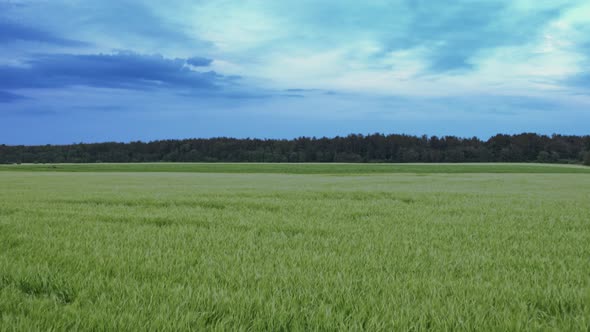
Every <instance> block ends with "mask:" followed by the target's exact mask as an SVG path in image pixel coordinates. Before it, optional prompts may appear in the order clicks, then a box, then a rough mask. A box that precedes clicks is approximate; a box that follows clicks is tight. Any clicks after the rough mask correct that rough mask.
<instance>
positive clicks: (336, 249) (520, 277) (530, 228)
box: [0, 164, 590, 331]
mask: <svg viewBox="0 0 590 332" xmlns="http://www.w3.org/2000/svg"><path fill="white" fill-rule="evenodd" d="M353 166H354V167H353ZM47 167H52V166H48V165H20V166H6V167H4V168H2V169H3V171H2V172H0V330H22V331H30V330H139V331H144V330H186V329H192V330H205V329H218V330H236V329H237V330H340V329H345V330H348V329H353V330H402V331H405V330H424V329H432V330H436V331H438V330H491V331H505V330H515V331H517V330H518V331H520V330H535V331H537V330H556V331H568V330H570V331H588V330H589V329H590V277H589V276H590V259H589V257H590V245H589V243H590V219H589V216H590V204H589V202H590V175H589V174H583V173H581V172H586V173H588V172H587V170H588V168H582V167H568V166H562V167H557V168H556V167H555V166H541V165H429V166H428V167H426V166H424V165H316V164H313V165H276V164H272V165H257V164H247V165H235V164H181V165H173V164H142V165H57V166H56V167H57V169H55V170H59V171H61V172H45V170H47ZM306 167H307V168H306ZM383 169H387V172H383V173H382V171H383ZM16 170H20V171H16ZM52 170H53V169H52ZM98 170H102V171H109V172H95V171H98ZM139 170H143V171H150V172H137V171H139ZM172 170H179V171H181V172H175V173H174V172H171V173H165V172H170V171H172ZM411 170H412V171H411ZM437 170H438V171H437ZM476 170H477V171H476ZM494 170H495V173H496V174H492V173H494ZM557 170H562V171H559V172H558V171H557ZM574 170H575V172H580V174H566V173H567V172H573V171H574ZM74 171H83V172H79V173H75V172H74ZM90 171H92V172H90ZM155 171H159V172H160V173H154V172H155ZM214 171H218V172H225V174H219V173H209V172H214ZM541 171H542V172H544V173H540V172H541ZM188 172H203V173H188ZM234 172H235V174H231V173H234ZM263 172H265V173H277V174H252V173H263ZM346 172H349V174H346ZM396 172H399V173H396ZM482 172H483V173H482ZM527 172H531V173H535V174H526V173H527ZM245 173H250V174H245ZM279 173H325V174H307V175H305V174H279ZM362 173H364V174H362ZM428 173H432V174H428ZM466 173H471V174H466ZM500 173H503V174H500ZM507 173H514V174H507ZM515 173H520V174H515ZM550 173H553V174H550Z"/></svg>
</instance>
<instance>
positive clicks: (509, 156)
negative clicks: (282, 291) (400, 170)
mask: <svg viewBox="0 0 590 332" xmlns="http://www.w3.org/2000/svg"><path fill="white" fill-rule="evenodd" d="M99 162H112V163H117V162H353V163H361V162H375V163H377V162H384V163H408V162H422V163H435V162H450V163H459V162H543V163H585V164H586V165H590V136H566V135H557V134H554V135H552V136H546V135H538V134H534V133H523V134H518V135H502V134H498V135H496V136H493V137H491V138H490V139H488V140H485V141H484V140H481V139H479V138H477V137H472V138H460V137H455V136H443V137H437V136H430V137H429V136H426V135H424V136H411V135H397V134H393V135H384V134H371V135H361V134H351V135H348V136H337V137H333V138H327V137H321V138H316V137H299V138H295V139H251V138H246V139H237V138H228V137H218V138H209V139H183V140H159V141H152V142H140V141H137V142H130V143H117V142H107V143H89V144H86V143H79V144H71V145H40V146H24V145H20V146H13V145H5V144H3V145H0V163H3V164H12V163H99Z"/></svg>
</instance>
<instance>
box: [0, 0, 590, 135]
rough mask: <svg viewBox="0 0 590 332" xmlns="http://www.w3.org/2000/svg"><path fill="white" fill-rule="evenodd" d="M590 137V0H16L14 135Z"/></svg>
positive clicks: (1, 2)
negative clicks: (542, 135)
mask: <svg viewBox="0 0 590 332" xmlns="http://www.w3.org/2000/svg"><path fill="white" fill-rule="evenodd" d="M373 132H383V133H407V134H417V135H421V134H429V135H459V136H478V137H482V138H487V137H489V136H491V135H493V134H496V133H520V132H537V133H543V134H552V133H562V134H589V133H590V2H588V1H584V0H567V1H566V0H454V1H438V0H436V1H435V0H397V1H395V0H394V1H387V0H373V1H371V0H368V1H362V2H361V1H350V0H323V1H311V0H298V1H290V0H284V1H269V0H266V1H262V0H258V1H255V0H242V1H224V0H217V1H216V0H212V1H203V0H169V1H146V0H143V1H140V0H101V1H83V0H78V1H76V0H0V144H1V143H4V144H46V143H54V144H55V143H73V142H96V141H131V140H154V139H167V138H190V137H216V136H233V137H260V138H292V137H297V136H303V135H305V136H335V135H346V134H348V133H373Z"/></svg>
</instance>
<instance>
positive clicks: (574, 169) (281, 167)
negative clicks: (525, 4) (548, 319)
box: [0, 163, 590, 175]
mask: <svg viewBox="0 0 590 332" xmlns="http://www.w3.org/2000/svg"><path fill="white" fill-rule="evenodd" d="M0 171H27V172H30V171H43V172H47V171H50V172H191V173H274V174H339V175H355V174H356V175H362V174H390V173H417V174H436V173H449V174H463V173H588V174H590V168H588V167H583V166H577V165H553V164H551V165H549V164H511V163H504V164H503V163H477V164H328V163H325V164H313V163H303V164H286V163H285V164H272V163H264V164H257V163H141V164H125V163H120V164H119V163H118V164H21V165H16V164H15V165H0Z"/></svg>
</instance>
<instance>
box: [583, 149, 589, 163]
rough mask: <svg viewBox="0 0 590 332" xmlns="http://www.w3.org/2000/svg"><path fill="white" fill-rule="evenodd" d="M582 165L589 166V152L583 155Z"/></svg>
mask: <svg viewBox="0 0 590 332" xmlns="http://www.w3.org/2000/svg"><path fill="white" fill-rule="evenodd" d="M584 165H586V166H590V150H588V151H586V153H584Z"/></svg>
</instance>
